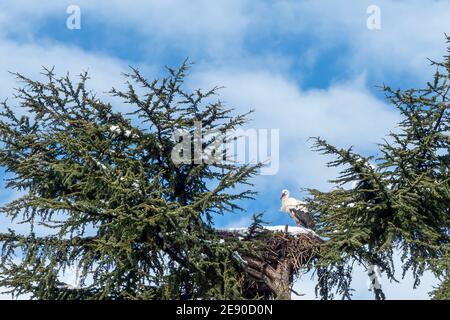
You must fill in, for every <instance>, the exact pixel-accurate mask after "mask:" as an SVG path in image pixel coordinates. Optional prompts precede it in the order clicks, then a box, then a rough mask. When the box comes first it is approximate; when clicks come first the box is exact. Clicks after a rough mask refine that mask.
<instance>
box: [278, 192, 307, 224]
mask: <svg viewBox="0 0 450 320" xmlns="http://www.w3.org/2000/svg"><path fill="white" fill-rule="evenodd" d="M280 199H281V208H280V211H282V212H286V213H288V214H289V215H290V216H291V218H292V219H293V220H294V221H295V223H296V224H297V225H298V226H303V227H306V228H308V229H314V221H313V219H312V218H311V216H310V215H309V213H308V209H307V208H306V202H304V201H300V200H297V199H295V198H291V197H289V191H288V190H286V189H284V190H283V191H282V192H281V198H280Z"/></svg>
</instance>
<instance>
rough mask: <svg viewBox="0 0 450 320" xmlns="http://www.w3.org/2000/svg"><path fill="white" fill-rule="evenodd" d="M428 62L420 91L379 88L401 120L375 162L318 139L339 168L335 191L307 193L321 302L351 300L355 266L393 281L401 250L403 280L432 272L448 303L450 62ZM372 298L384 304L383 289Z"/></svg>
mask: <svg viewBox="0 0 450 320" xmlns="http://www.w3.org/2000/svg"><path fill="white" fill-rule="evenodd" d="M447 40H448V41H449V42H450V38H447ZM449 52H450V48H449ZM431 64H432V66H434V67H435V68H436V73H435V74H434V77H433V80H432V81H431V82H428V83H427V84H426V87H425V88H423V89H409V90H404V91H401V90H392V89H391V88H390V87H388V86H384V87H383V90H384V92H385V93H386V96H387V98H388V100H389V101H390V102H391V103H392V104H393V105H394V106H395V107H396V108H397V109H398V110H399V111H400V113H401V116H402V120H401V122H400V123H399V125H398V128H396V130H395V131H394V132H392V133H390V134H389V136H388V138H387V139H385V140H384V143H382V144H380V145H379V150H380V154H379V155H378V156H377V157H364V156H362V155H360V154H358V153H356V152H355V151H353V149H352V148H348V149H339V148H336V147H334V146H332V145H330V144H329V143H327V142H326V141H325V140H323V139H321V138H316V139H315V144H314V148H315V150H317V151H319V152H322V153H324V154H328V155H333V156H335V160H334V161H332V162H330V163H329V164H328V165H329V166H332V167H338V166H339V167H343V169H342V171H341V173H340V176H339V177H338V178H337V179H335V180H333V181H332V183H333V184H335V188H333V190H331V191H329V192H320V191H318V190H314V189H310V190H309V191H310V193H311V198H310V199H309V205H310V208H311V209H312V210H313V211H314V212H315V214H316V218H317V220H318V221H319V223H318V230H319V232H320V233H321V235H322V236H324V237H325V238H327V239H328V241H327V242H326V244H325V245H324V246H323V247H322V251H321V259H320V263H319V264H318V266H317V267H318V276H319V282H318V286H317V292H318V293H319V294H320V295H321V296H322V297H323V298H332V297H333V292H337V293H339V294H342V295H343V297H344V298H350V297H351V291H352V290H351V278H352V274H351V272H352V270H353V265H354V264H355V263H361V264H362V265H364V266H366V267H367V268H369V267H370V266H374V265H377V266H379V268H380V269H381V271H382V272H384V273H385V274H386V276H387V279H388V280H390V281H397V280H396V279H395V276H394V271H395V270H394V263H393V258H394V254H395V252H397V251H398V252H400V254H401V260H402V269H403V270H402V275H403V276H404V275H405V274H406V273H407V272H409V271H411V273H412V275H413V278H414V280H415V281H414V287H415V286H417V285H419V283H420V279H421V276H422V275H423V273H424V272H425V271H426V270H429V271H431V272H433V274H434V275H435V276H436V277H438V278H439V279H441V280H442V281H443V282H442V286H441V288H440V289H438V290H436V291H435V292H434V297H435V298H439V299H443V298H446V299H450V295H449V281H448V278H449V272H450V256H449V249H450V244H449V236H450V233H449V231H450V216H449V213H450V211H449V210H450V185H449V183H450V181H449V178H450V176H449V164H450V156H449V148H450V137H449V124H450V122H449V121H450V114H449V106H450V104H449V91H450V56H445V59H444V62H434V61H432V62H431ZM374 293H375V297H376V298H377V299H383V298H385V297H384V293H383V292H382V290H381V288H377V287H376V288H374Z"/></svg>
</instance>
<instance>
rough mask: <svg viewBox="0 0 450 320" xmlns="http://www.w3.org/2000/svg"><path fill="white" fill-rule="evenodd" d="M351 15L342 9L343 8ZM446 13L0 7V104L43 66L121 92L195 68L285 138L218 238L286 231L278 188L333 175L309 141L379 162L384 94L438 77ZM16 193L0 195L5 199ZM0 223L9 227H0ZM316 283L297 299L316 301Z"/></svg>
mask: <svg viewBox="0 0 450 320" xmlns="http://www.w3.org/2000/svg"><path fill="white" fill-rule="evenodd" d="M344 3H345V5H344ZM72 4H73V5H78V6H79V7H80V9H81V29H79V30H69V29H68V28H67V27H66V20H67V18H68V17H69V15H68V14H67V13H66V9H67V7H68V6H69V5H72ZM372 4H374V5H377V6H378V7H379V8H380V10H381V11H380V13H381V29H380V30H369V29H368V28H367V26H366V21H367V19H368V17H369V15H368V14H367V12H366V10H367V7H368V6H369V5H372ZM449 16H450V2H449V1H426V2H425V1H418V0H417V1H414V0H404V1H387V0H384V1H375V0H371V1H365V0H347V1H345V2H344V1H340V2H337V1H331V0H328V1H321V0H314V1H282V0H281V1H264V0H241V1H235V0H214V1H209V0H193V1H175V0H166V1H153V0H149V1H143V0H142V1H141V0H136V1H119V0H111V1H107V2H106V1H92V0H91V1H88V0H80V1H75V0H71V1H65V0H61V1H54V0H53V1H52V0H43V1H39V2H37V1H32V0H2V1H1V3H0V97H1V98H2V99H4V98H7V97H11V95H12V92H13V91H12V88H14V87H15V86H16V85H17V84H16V83H15V82H14V79H13V77H12V76H11V75H10V74H9V73H8V71H19V72H21V73H24V74H26V75H28V76H30V77H39V72H40V67H41V66H53V65H55V67H56V70H57V72H60V73H61V74H62V73H65V72H66V71H70V73H71V74H73V75H75V74H78V73H79V72H81V71H83V70H86V69H88V70H89V71H90V73H91V77H92V80H91V87H92V89H93V90H95V91H97V92H99V93H100V94H101V96H103V97H104V98H105V99H110V98H108V97H107V96H106V95H104V94H102V93H103V92H105V91H107V90H108V89H110V88H111V87H112V86H116V87H121V86H123V82H124V81H123V78H121V76H120V74H121V72H124V71H127V68H128V66H129V65H132V66H136V67H139V68H141V70H142V71H143V72H144V74H145V75H147V76H148V77H149V78H155V77H159V76H161V75H162V72H163V68H162V67H163V66H164V65H166V64H167V65H170V66H176V65H179V64H180V63H181V62H182V61H183V60H184V59H185V58H186V57H189V58H190V60H191V61H194V62H195V66H194V68H193V69H192V71H191V76H190V78H189V80H188V83H187V84H186V85H187V86H188V87H191V88H197V87H203V88H205V87H212V86H215V85H223V86H225V88H224V89H223V90H222V91H221V99H222V100H224V101H225V102H226V103H227V105H229V106H230V107H235V108H236V109H237V111H238V112H245V111H248V110H249V109H251V108H253V109H255V110H256V113H255V115H254V116H253V118H254V121H253V122H252V123H251V124H250V126H252V127H255V128H267V129H271V128H275V129H280V171H279V173H278V174H277V175H275V176H262V177H259V178H257V179H256V180H255V184H256V186H255V188H256V190H257V191H259V192H260V194H259V196H258V197H257V199H256V200H255V201H254V202H250V203H248V204H247V205H246V209H247V211H248V213H247V214H233V215H226V216H224V217H219V218H218V219H217V220H216V221H217V225H218V226H221V227H232V226H236V227H237V226H246V225H248V223H249V221H250V216H251V213H253V212H255V211H258V212H259V211H265V212H266V215H265V219H266V220H267V221H270V222H271V223H272V224H290V223H292V222H291V221H290V219H289V218H288V217H287V216H286V215H284V214H282V213H280V212H279V206H280V204H279V194H280V190H282V189H284V188H288V189H290V190H291V194H292V196H294V197H297V198H301V197H302V196H304V194H303V193H301V191H300V189H301V188H305V187H315V188H321V189H323V190H326V189H327V188H329V185H328V183H327V180H328V179H330V178H332V177H333V176H335V174H336V170H334V169H328V168H325V166H324V164H325V162H326V161H327V158H325V157H323V156H320V155H317V154H315V153H313V152H312V151H310V147H311V145H310V144H309V143H308V142H307V139H308V137H310V136H322V137H324V138H327V139H328V140H329V141H331V142H333V143H335V144H337V145H339V146H349V145H354V146H355V149H356V150H358V151H360V152H362V153H364V154H371V153H373V152H375V151H376V143H377V142H380V139H381V138H382V137H383V136H384V135H385V134H387V133H388V132H389V130H392V129H394V125H395V123H396V121H397V120H398V114H397V113H396V111H395V110H394V109H393V108H392V107H391V106H389V105H388V104H387V103H386V101H385V100H384V99H383V96H382V93H381V92H380V90H379V89H378V88H377V87H376V86H378V85H381V84H382V83H386V84H389V85H390V86H392V87H400V88H407V87H413V86H420V85H422V84H423V83H424V82H425V81H427V80H428V79H429V76H430V74H431V73H432V72H433V71H434V70H433V69H431V68H429V63H428V61H427V60H426V58H427V57H428V58H432V59H440V57H441V56H442V55H443V54H444V53H445V41H444V33H445V32H447V33H450V19H448V17H449ZM14 196H15V194H14V193H11V192H10V191H7V190H1V192H0V201H1V202H5V201H7V200H8V199H11V198H14ZM1 221H2V223H6V222H3V221H4V220H1ZM365 281H366V276H365V273H364V272H361V271H360V272H359V273H357V275H356V276H355V286H356V287H357V288H358V290H357V294H356V296H355V297H357V298H370V297H371V296H370V293H368V292H367V289H366V285H365ZM434 283H435V281H433V279H432V278H431V277H430V276H427V277H426V278H424V284H423V285H422V286H421V287H420V288H419V289H418V290H415V291H412V282H411V281H410V280H409V279H406V280H405V281H403V282H402V283H401V284H400V285H398V284H396V285H390V284H385V286H386V287H387V288H388V289H389V290H388V292H387V296H388V298H389V297H391V298H425V297H426V292H428V291H429V290H430V289H431V287H432V285H433V284H434ZM312 285H313V282H311V281H309V280H307V279H306V278H305V279H304V280H302V281H301V283H300V284H299V287H300V291H302V292H304V293H306V297H307V298H312V297H313V294H312V289H311V288H312Z"/></svg>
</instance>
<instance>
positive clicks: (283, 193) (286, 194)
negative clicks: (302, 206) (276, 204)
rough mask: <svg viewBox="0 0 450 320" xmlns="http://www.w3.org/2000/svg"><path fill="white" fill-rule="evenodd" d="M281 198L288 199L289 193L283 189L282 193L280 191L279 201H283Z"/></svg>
mask: <svg viewBox="0 0 450 320" xmlns="http://www.w3.org/2000/svg"><path fill="white" fill-rule="evenodd" d="M283 198H289V191H288V190H287V189H284V190H283V191H281V197H280V199H283Z"/></svg>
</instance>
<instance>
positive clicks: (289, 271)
mask: <svg viewBox="0 0 450 320" xmlns="http://www.w3.org/2000/svg"><path fill="white" fill-rule="evenodd" d="M218 234H219V236H220V237H221V238H223V239H224V240H232V239H239V240H241V241H251V242H250V243H251V245H252V246H253V248H254V250H252V252H251V253H248V252H245V253H244V254H243V255H242V260H243V263H244V264H245V270H246V273H247V276H246V277H245V279H244V287H245V291H246V296H248V297H249V298H253V297H264V298H269V297H274V296H278V295H280V292H279V291H280V289H279V287H280V285H284V286H288V287H289V288H291V285H292V283H293V281H294V280H295V278H296V277H297V276H298V275H299V274H300V272H301V271H302V269H304V267H305V266H308V265H309V263H310V262H311V261H312V260H313V259H315V258H317V257H318V254H319V248H320V245H321V244H322V243H323V240H322V239H321V238H320V237H319V236H317V235H316V234H315V233H314V232H312V231H311V232H309V231H308V230H305V231H304V232H287V226H286V230H285V231H281V230H276V231H271V230H266V229H262V230H258V232H257V233H256V235H254V236H252V237H251V238H246V237H244V236H243V232H242V230H237V231H236V230H220V231H218Z"/></svg>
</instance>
